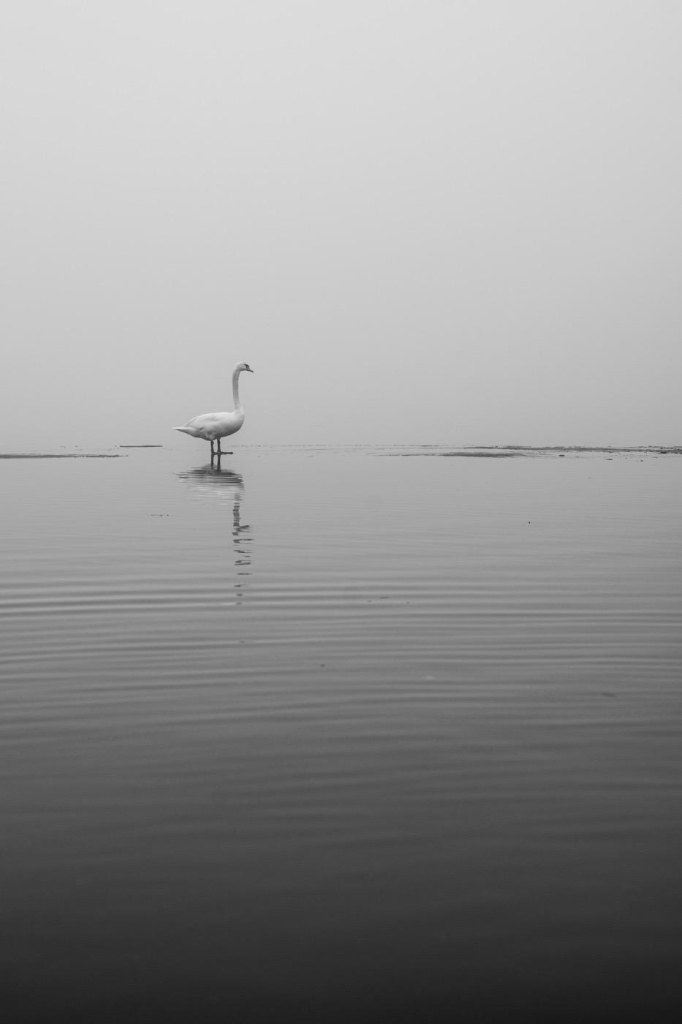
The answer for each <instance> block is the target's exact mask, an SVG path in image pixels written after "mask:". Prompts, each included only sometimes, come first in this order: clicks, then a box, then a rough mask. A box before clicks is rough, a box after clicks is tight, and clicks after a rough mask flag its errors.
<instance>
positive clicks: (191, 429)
mask: <svg viewBox="0 0 682 1024" xmlns="http://www.w3.org/2000/svg"><path fill="white" fill-rule="evenodd" d="M173 430H181V431H182V432H183V434H189V436H190V437H197V431H196V430H195V429H194V427H173Z"/></svg>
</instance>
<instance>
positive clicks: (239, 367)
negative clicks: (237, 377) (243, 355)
mask: <svg viewBox="0 0 682 1024" xmlns="http://www.w3.org/2000/svg"><path fill="white" fill-rule="evenodd" d="M242 370H246V372H247V373H253V370H252V369H251V367H250V366H249V364H248V363H237V365H236V366H235V371H236V372H237V373H241V372H242Z"/></svg>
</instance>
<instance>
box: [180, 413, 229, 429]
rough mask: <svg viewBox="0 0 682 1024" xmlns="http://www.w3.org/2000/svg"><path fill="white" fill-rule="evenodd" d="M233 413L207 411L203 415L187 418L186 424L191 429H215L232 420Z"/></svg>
mask: <svg viewBox="0 0 682 1024" xmlns="http://www.w3.org/2000/svg"><path fill="white" fill-rule="evenodd" d="M231 415H232V413H229V412H205V413H202V415H201V416H194V417H193V418H192V419H191V420H187V422H186V423H185V426H186V427H187V428H188V429H189V430H214V429H215V428H216V427H220V426H222V425H224V424H225V423H226V422H229V421H230V417H231Z"/></svg>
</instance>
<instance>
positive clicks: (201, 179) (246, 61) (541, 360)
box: [0, 0, 682, 451]
mask: <svg viewBox="0 0 682 1024" xmlns="http://www.w3.org/2000/svg"><path fill="white" fill-rule="evenodd" d="M681 29H682V7H681V6H680V4H679V3H678V2H677V0H647V2H646V3H644V2H641V0H638V2H631V0H588V2H584V0H573V2H571V3H566V2H558V0H518V2H515V3H513V4H512V3H509V2H508V0H488V2H486V0H481V2H474V0H451V2H446V0H343V2H341V0H215V2H214V0H193V2H192V3H189V2H187V0H185V2H178V0H158V2H156V0H155V2H150V0H117V2H116V3H113V2H109V0H101V2H98V3H92V2H88V0H82V2H67V0H65V2H59V3H54V2H48V0H45V2H40V0H22V2H16V0H6V2H5V4H4V7H3V13H2V14H1V15H0V58H1V59H0V80H1V82H2V91H3V95H4V97H5V105H4V113H3V114H2V135H3V140H4V142H5V146H4V149H5V156H4V158H3V166H2V170H1V172H0V173H1V175H2V199H1V203H2V237H3V253H4V259H3V273H2V284H3V293H4V294H3V300H2V321H3V328H2V334H3V342H4V343H3V350H4V356H3V373H2V401H1V403H0V437H1V440H0V449H1V450H2V451H11V450H25V449H28V448H34V449H45V450H47V449H51V448H55V447H56V446H58V445H82V446H87V447H90V446H108V445H114V444H136V443H157V444H168V443H174V444H187V446H188V449H192V448H195V449H196V445H197V442H196V441H193V440H191V439H189V438H186V437H184V436H182V435H179V434H174V433H173V432H172V429H171V428H172V427H173V426H175V425H178V424H181V423H183V422H184V421H185V420H186V419H188V418H189V417H190V416H193V415H196V414H198V413H202V412H210V411H214V410H220V409H225V408H230V407H231V405H230V403H231V395H230V373H231V369H232V366H233V365H234V364H235V363H236V362H238V361H240V360H246V361H248V362H249V363H250V365H251V366H252V367H253V369H254V371H255V373H254V375H253V376H250V375H245V376H244V377H243V378H242V397H243V401H244V406H245V408H246V423H245V426H244V428H243V430H242V431H241V433H240V434H239V435H238V437H237V438H235V442H237V441H239V442H241V443H244V444H270V443H273V444H277V443H311V444H324V443H343V442H349V443H354V444H362V443H373V442H378V443H396V444H398V443H439V442H442V443H457V444H467V443H477V444H537V445H543V444H614V445H619V444H623V445H627V444H657V443H661V444H672V443H679V442H680V441H682V422H681V413H680V408H681V403H680V401H679V397H678V392H679V381H680V377H681V376H682V345H681V344H680V341H681V338H680V327H681V321H682V314H681V309H680V297H679V292H680V287H679V278H680V266H681V261H680V255H681V252H680V250H681V248H682V241H681V240H682V224H681V223H680V221H681V220H682V215H681V212H680V201H679V190H680V181H682V145H681V128H680V117H679V102H680V100H679V97H680V95H682V63H681V62H680V38H681V31H680V30H681Z"/></svg>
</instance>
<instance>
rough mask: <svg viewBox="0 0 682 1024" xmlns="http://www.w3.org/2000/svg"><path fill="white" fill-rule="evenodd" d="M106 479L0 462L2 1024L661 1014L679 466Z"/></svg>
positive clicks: (678, 712) (133, 471) (292, 471)
mask: <svg viewBox="0 0 682 1024" xmlns="http://www.w3.org/2000/svg"><path fill="white" fill-rule="evenodd" d="M116 451H118V454H119V455H120V457H119V458H105V459H86V458H80V459H11V460H2V461H0V474H1V475H2V479H3V485H4V486H3V520H4V529H3V532H2V537H1V540H0V543H1V551H2V569H3V571H2V576H1V579H0V629H1V631H2V647H1V651H0V663H1V666H2V690H1V691H0V692H1V696H0V700H1V703H2V715H1V717H0V723H1V724H0V730H1V732H0V739H1V747H0V749H1V752H2V767H3V785H2V792H1V799H2V813H3V837H4V841H3V844H2V853H1V855H0V856H1V858H2V867H3V877H4V880H5V885H4V887H3V888H4V900H3V904H4V906H3V921H4V928H3V940H2V953H3V960H4V962H5V964H6V965H7V967H6V970H5V982H4V984H3V1006H4V1015H5V1019H7V1020H11V1021H13V1022H14V1021H21V1022H43V1021H45V1022H50V1024H55V1022H61V1021H64V1022H66V1021H68V1022H69V1024H79V1022H83V1024H84V1022H86V1021H87V1022H88V1024H91V1022H93V1021H97V1022H98V1024H101V1022H112V1024H114V1022H116V1024H118V1022H120V1021H123V1020H125V1021H126V1022H127V1024H128V1022H137V1021H139V1022H144V1024H156V1022H157V1021H158V1022H162V1021H163V1022H164V1024H165V1022H167V1021H169V1020H171V1019H176V1020H192V1021H195V1022H202V1021H224V1020H227V1019H230V1020H238V1021H241V1020H244V1021H250V1020H256V1019H258V1020H259V1021H260V1020H266V1021H267V1020H272V1021H281V1020H283V1019H284V1018H285V1016H286V1015H293V1017H295V1018H296V1019H298V1020H308V1019H309V1020H325V1021H328V1020H335V1019H344V1020H346V1019H348V1018H349V1017H351V1019H352V1016H353V1015H356V1016H357V1015H358V1014H360V1013H362V1014H363V1015H364V1018H365V1019H376V1020H383V1019H391V1020H402V1019H405V1020H427V1019H428V1020H429V1021H431V1020H441V1019H442V1020H454V1019H457V1020H462V1021H469V1020H475V1021H484V1020H485V1021H488V1020H490V1021H497V1020H501V1021H502V1020H504V1021H506V1020H508V1019H510V1017H511V1015H512V1014H513V1013H515V1012H518V1013H523V1014H524V1015H525V1017H526V1018H527V1019H538V1020H540V1019H542V1020H557V1019H560V1018H561V1019H566V1020H577V1019H579V1020H581V1021H586V1020H595V1021H597V1020H600V1021H603V1020H605V1019H606V1018H607V1016H608V1014H609V1013H613V1012H625V1011H629V1012H630V1015H632V1013H633V1012H639V1013H640V1014H641V1019H646V1020H647V1022H657V1021H668V1020H670V1021H672V1020H677V1019H678V1015H679V1010H680V1004H681V1002H682V1000H681V996H682V982H680V981H679V956H680V945H681V944H680V902H681V900H680V869H679V864H680V855H681V853H682V842H681V839H682V836H681V830H680V812H679V809H680V795H681V792H680V791H681V782H682V776H681V771H680V769H681V766H682V753H681V751H680V742H679V741H680V732H681V724H682V702H681V699H680V669H679V666H680V662H681V659H682V630H681V629H680V613H681V611H682V536H681V535H680V530H679V510H680V504H681V500H682V461H681V460H680V459H679V458H678V457H677V456H676V455H675V454H668V455H664V454H658V453H645V452H629V453H620V454H619V453H614V452H611V453H609V452H583V453H579V452H567V453H557V452H544V453H530V452H526V453H522V454H516V455H515V456H514V457H504V458H503V457H496V458H484V457H469V458H458V457H452V458H441V457H438V456H439V455H442V454H446V453H448V452H451V451H452V450H451V449H444V450H439V449H399V448H396V449H370V448H366V449H362V448H361V449H313V448H309V449H288V448H249V447H246V446H241V447H239V446H237V447H236V448H235V454H234V456H231V457H227V458H225V459H223V463H222V466H221V470H222V471H221V472H215V471H212V470H211V468H210V466H208V465H206V463H205V461H204V457H205V452H204V448H203V446H200V445H198V444H195V445H190V444H184V443H183V444H178V445H177V446H176V447H174V448H170V449H167V448H163V449H158V448H149V449H140V450H136V449H125V450H124V449H119V450H114V452H116ZM469 454H471V453H469ZM479 454H480V455H481V456H482V455H484V454H497V455H500V454H504V453H490V452H489V453H483V452H481V453H479ZM408 455H409V456H410V457H405V456H408ZM562 1015H565V1016H562Z"/></svg>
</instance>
